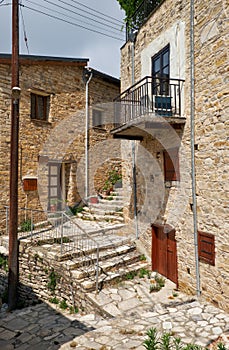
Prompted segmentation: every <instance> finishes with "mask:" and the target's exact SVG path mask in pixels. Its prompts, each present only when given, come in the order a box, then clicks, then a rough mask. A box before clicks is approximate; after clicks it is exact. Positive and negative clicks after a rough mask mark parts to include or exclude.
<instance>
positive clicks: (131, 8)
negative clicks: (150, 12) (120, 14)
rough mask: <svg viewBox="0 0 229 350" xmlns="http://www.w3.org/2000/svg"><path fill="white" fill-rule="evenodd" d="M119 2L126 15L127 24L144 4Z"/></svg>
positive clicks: (134, 1) (127, 1)
mask: <svg viewBox="0 0 229 350" xmlns="http://www.w3.org/2000/svg"><path fill="white" fill-rule="evenodd" d="M117 1H118V2H119V4H120V7H121V8H122V9H123V10H124V11H125V13H126V18H125V19H126V22H129V21H130V19H131V18H132V16H133V14H134V12H135V11H136V9H137V7H138V6H139V5H140V3H141V2H142V0H117Z"/></svg>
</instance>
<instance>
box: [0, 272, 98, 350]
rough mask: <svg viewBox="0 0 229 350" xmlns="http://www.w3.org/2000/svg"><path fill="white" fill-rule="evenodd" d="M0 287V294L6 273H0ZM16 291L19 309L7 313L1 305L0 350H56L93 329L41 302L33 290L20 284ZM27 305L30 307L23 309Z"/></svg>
mask: <svg viewBox="0 0 229 350" xmlns="http://www.w3.org/2000/svg"><path fill="white" fill-rule="evenodd" d="M0 286H1V291H2V290H3V289H4V288H5V289H6V288H7V274H6V273H4V274H3V273H0ZM19 290H20V294H21V296H22V299H19V306H20V307H21V308H20V309H17V310H14V311H13V312H7V311H6V305H5V304H3V307H2V308H1V310H0V329H1V331H0V349H15V348H23V349H33V350H48V349H49V350H54V349H59V348H60V346H61V345H62V344H64V343H66V342H69V341H71V340H73V339H74V338H75V337H77V336H80V335H82V334H84V333H86V332H89V331H92V330H93V329H94V328H93V327H91V326H88V325H86V324H84V323H83V322H80V321H78V320H77V319H76V318H77V314H72V315H70V314H68V313H67V312H62V311H60V310H58V309H57V308H55V305H54V304H53V305H52V304H48V303H45V302H42V301H41V300H40V299H39V298H38V297H37V296H36V295H35V293H34V292H33V290H32V288H30V287H28V286H25V285H22V284H21V285H20V287H19ZM26 295H27V298H26V297H25V296H26ZM28 304H30V306H27V307H23V306H25V305H28ZM31 304H33V305H31ZM22 307H23V308H22Z"/></svg>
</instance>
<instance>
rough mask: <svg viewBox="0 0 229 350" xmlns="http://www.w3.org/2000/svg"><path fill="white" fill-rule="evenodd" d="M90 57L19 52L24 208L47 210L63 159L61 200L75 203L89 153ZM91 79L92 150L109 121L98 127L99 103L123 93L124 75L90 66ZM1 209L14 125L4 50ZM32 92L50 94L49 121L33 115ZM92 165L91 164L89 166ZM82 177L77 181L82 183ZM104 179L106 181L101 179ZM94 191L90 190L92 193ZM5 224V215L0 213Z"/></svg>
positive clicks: (6, 199) (0, 89) (8, 61)
mask: <svg viewBox="0 0 229 350" xmlns="http://www.w3.org/2000/svg"><path fill="white" fill-rule="evenodd" d="M87 63H88V59H68V58H56V57H42V56H41V57H40V56H21V57H20V77H19V79H20V88H21V98H20V129H19V207H22V208H24V207H27V208H32V209H38V208H41V207H42V208H43V209H47V203H48V202H47V196H48V190H47V186H48V171H49V163H50V161H52V162H54V163H60V168H58V169H59V170H58V171H60V172H61V175H60V178H61V180H60V181H61V190H62V195H61V196H62V198H61V199H62V200H63V201H67V203H68V204H74V203H75V202H77V201H78V200H79V198H80V195H81V196H82V195H84V193H83V194H82V191H81V193H80V194H79V193H78V191H77V185H78V184H79V182H80V181H81V180H82V186H81V187H82V188H84V178H83V177H84V175H83V176H81V177H82V179H81V180H79V179H76V174H77V167H78V164H79V163H80V162H81V163H83V160H81V159H82V157H84V153H85V115H86V114H85V104H86V85H85V81H84V79H83V71H84V69H85V67H86V66H87ZM91 72H92V78H91V81H90V83H89V84H88V97H89V101H88V104H89V127H88V128H89V149H90V147H93V146H94V145H95V144H96V142H102V141H103V140H106V139H107V138H108V137H109V135H108V130H109V129H110V128H111V125H110V126H109V123H106V125H105V126H104V127H103V128H101V127H99V128H98V127H93V122H92V111H93V108H94V107H95V108H96V109H97V108H98V107H97V106H100V107H99V108H100V109H101V106H102V105H103V104H104V103H108V102H110V101H113V99H114V97H115V96H117V95H118V94H119V80H118V79H116V78H113V77H110V76H108V75H106V74H103V73H100V72H98V71H96V70H93V69H91ZM0 75H1V80H0V113H1V116H0V117H1V130H0V158H1V163H0V179H1V196H0V210H1V211H2V210H3V208H4V206H5V205H9V172H10V127H11V125H10V124H11V58H10V55H0ZM31 93H34V94H37V95H39V96H49V98H50V106H49V107H50V108H49V115H48V119H47V120H38V119H32V118H31ZM90 166H91V164H89V167H90ZM25 178H35V179H38V188H37V190H34V191H25V190H24V189H23V179H25ZM77 181H78V183H77ZM100 181H102V180H100ZM89 194H91V193H89ZM1 223H3V224H4V214H3V215H2V218H1Z"/></svg>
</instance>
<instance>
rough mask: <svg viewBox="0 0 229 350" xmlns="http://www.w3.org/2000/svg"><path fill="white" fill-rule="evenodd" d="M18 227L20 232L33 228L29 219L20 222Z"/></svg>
mask: <svg viewBox="0 0 229 350" xmlns="http://www.w3.org/2000/svg"><path fill="white" fill-rule="evenodd" d="M20 229H21V231H22V232H28V231H31V229H33V225H32V222H31V220H30V219H28V220H25V221H23V222H22V223H21V226H20Z"/></svg>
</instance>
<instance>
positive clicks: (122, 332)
mask: <svg viewBox="0 0 229 350" xmlns="http://www.w3.org/2000/svg"><path fill="white" fill-rule="evenodd" d="M91 298H94V301H95V302H96V303H97V304H99V305H100V307H102V308H104V309H105V310H106V312H107V314H108V315H110V317H107V318H102V317H100V316H98V315H96V314H82V313H80V312H79V313H78V314H74V315H73V314H72V315H70V314H69V313H68V312H67V311H62V310H60V309H57V307H56V306H55V305H53V304H46V303H42V304H38V305H36V306H33V307H29V308H25V309H22V310H16V311H14V312H12V313H6V312H3V311H2V312H1V313H0V349H1V350H11V349H20V350H29V349H33V350H54V349H61V350H70V349H72V348H76V349H81V350H89V349H90V350H92V349H96V350H97V349H98V350H124V349H136V350H143V349H144V347H143V345H142V342H143V341H144V339H145V337H146V331H147V330H148V329H149V328H151V327H155V328H157V329H158V331H159V332H163V331H165V332H172V333H173V334H174V335H176V336H179V337H180V338H181V339H182V342H184V343H190V342H192V343H196V344H199V345H203V346H207V345H209V344H210V343H211V342H212V341H214V340H216V339H217V338H219V337H220V336H221V340H222V341H224V343H225V345H226V348H227V349H229V333H228V330H229V315H228V314H226V313H225V312H223V311H221V310H219V309H217V308H216V307H214V306H212V305H211V304H209V303H206V302H204V301H203V300H195V298H193V297H191V296H187V295H185V294H183V293H180V292H176V293H174V284H173V283H171V282H170V281H166V284H165V287H163V288H162V289H161V290H160V291H159V292H157V293H149V281H148V279H147V278H142V279H140V278H136V279H134V280H130V281H125V282H122V283H120V284H118V285H115V286H111V287H110V288H106V289H104V290H103V291H102V292H101V293H100V294H97V295H96V294H93V293H92V294H91Z"/></svg>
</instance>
